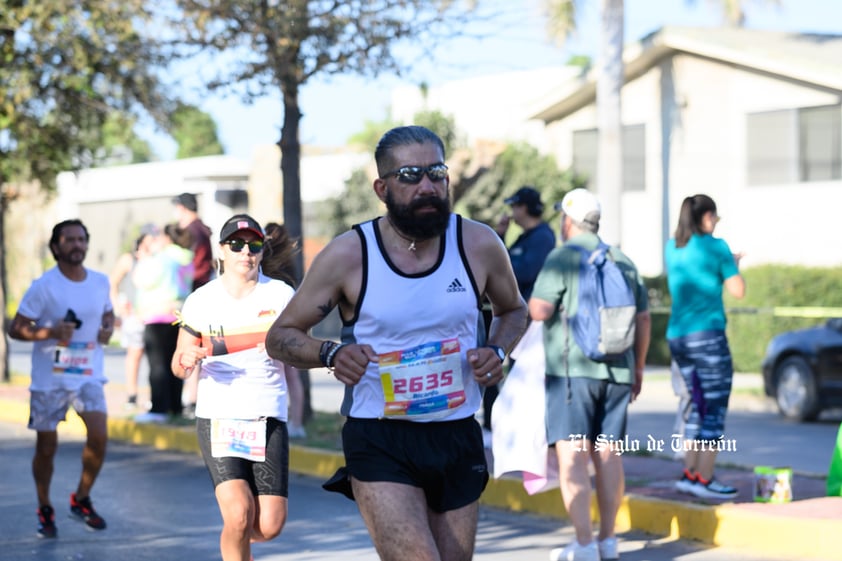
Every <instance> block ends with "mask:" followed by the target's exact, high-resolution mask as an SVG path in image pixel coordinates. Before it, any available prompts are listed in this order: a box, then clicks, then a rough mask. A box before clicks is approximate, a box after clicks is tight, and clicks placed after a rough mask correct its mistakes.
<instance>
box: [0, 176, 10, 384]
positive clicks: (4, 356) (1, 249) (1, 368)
mask: <svg viewBox="0 0 842 561" xmlns="http://www.w3.org/2000/svg"><path fill="white" fill-rule="evenodd" d="M8 206H9V202H8V199H7V198H6V195H5V194H4V193H3V179H2V178H0V310H2V311H3V337H0V379H2V380H3V381H4V382H8V381H9V380H11V379H12V373H11V372H9V345H8V339H6V324H7V318H6V292H7V289H6V285H7V282H6V209H7V208H8Z"/></svg>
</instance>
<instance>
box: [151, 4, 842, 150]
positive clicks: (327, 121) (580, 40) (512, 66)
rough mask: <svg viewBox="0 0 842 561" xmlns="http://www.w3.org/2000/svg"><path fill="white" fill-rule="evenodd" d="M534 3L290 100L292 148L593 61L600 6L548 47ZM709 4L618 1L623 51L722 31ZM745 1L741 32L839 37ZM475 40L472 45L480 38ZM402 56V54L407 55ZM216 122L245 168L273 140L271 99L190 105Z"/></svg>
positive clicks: (274, 99) (328, 141) (813, 14)
mask: <svg viewBox="0 0 842 561" xmlns="http://www.w3.org/2000/svg"><path fill="white" fill-rule="evenodd" d="M543 3H544V0H480V6H483V5H485V6H489V7H491V9H493V10H494V12H495V14H499V16H498V17H495V18H494V19H493V20H492V21H484V22H483V23H481V24H479V23H478V24H474V25H471V26H469V27H468V30H467V34H465V36H462V37H454V39H452V40H448V41H446V42H445V43H443V44H441V45H440V46H439V48H438V49H437V50H436V52H435V54H434V56H433V57H432V58H431V59H429V60H424V61H421V62H416V64H414V65H413V66H412V68H410V69H408V70H407V71H406V72H405V73H404V77H402V78H398V77H396V76H393V75H386V76H381V77H379V78H377V79H371V78H368V79H363V78H361V77H357V76H353V75H342V76H333V77H324V78H320V79H315V80H312V81H311V82H308V83H306V84H305V85H304V86H303V87H302V89H301V91H300V95H299V101H300V103H301V109H302V113H303V115H304V116H303V118H302V120H301V129H300V140H301V142H302V143H303V144H307V145H314V146H320V147H334V146H342V145H344V144H345V143H346V140H347V139H348V138H349V137H350V136H351V135H353V134H355V133H357V132H359V131H361V130H362V129H363V127H364V125H365V122H366V121H375V122H377V121H382V120H385V119H386V118H387V117H388V116H389V103H390V96H391V91H392V89H393V88H395V87H397V86H400V85H407V84H411V85H418V84H421V83H427V84H429V85H431V86H435V85H439V84H441V83H445V82H448V81H452V80H456V79H461V78H468V77H474V76H481V75H487V74H495V73H500V72H509V71H515V70H527V69H533V68H544V67H549V66H554V65H560V64H565V63H566V62H567V61H568V60H569V59H570V57H571V56H573V55H588V56H590V57H592V58H593V59H594V60H595V59H596V57H597V48H598V45H597V43H598V32H599V4H600V0H579V5H580V6H581V8H582V9H581V11H580V13H579V14H578V16H577V26H576V27H577V30H576V31H575V32H574V34H573V35H572V36H571V37H570V38H568V40H567V41H566V42H565V43H564V44H563V45H560V46H559V45H557V44H555V43H554V42H552V41H551V40H550V39H548V36H547V32H546V27H545V17H544V15H543V12H542V8H541V6H542V5H543ZM720 4H721V2H720V1H718V0H695V1H694V0H625V26H626V28H625V42H626V43H627V44H628V43H630V42H633V41H637V40H639V39H641V38H642V37H644V36H646V35H647V34H649V33H651V32H653V31H656V30H657V29H659V28H660V27H663V26H664V25H684V26H714V25H719V24H720V23H721V22H722V18H723V16H722V12H721V10H720V9H719V5H720ZM773 4H774V2H769V0H745V5H746V7H745V10H746V14H747V18H746V27H748V28H754V29H768V30H784V31H800V32H819V33H836V34H842V0H779V6H774V5H773ZM480 37H482V38H480ZM407 48H408V49H410V50H411V46H410V47H407ZM190 101H192V102H193V103H196V104H197V105H199V107H200V108H201V109H202V110H204V111H206V112H208V113H209V114H210V115H211V116H212V117H213V118H214V120H215V121H216V123H217V127H218V134H219V137H220V140H221V141H222V144H223V146H224V147H225V151H226V154H228V155H231V156H235V157H239V158H243V159H250V158H251V156H252V152H253V150H254V148H255V146H258V145H265V144H273V143H276V142H277V141H278V139H279V138H280V130H281V125H282V122H283V106H282V102H281V98H280V92H278V93H277V94H272V95H271V96H270V95H267V96H266V97H264V98H261V99H259V100H257V101H256V102H255V103H253V104H250V105H245V104H243V103H242V102H241V101H240V99H239V98H237V97H235V96H229V97H220V96H210V97H208V96H205V97H203V98H201V101H198V102H197V101H193V100H190ZM140 134H141V135H142V136H144V137H146V138H147V139H149V140H150V142H151V143H152V147H153V150H154V151H155V153H156V154H157V156H158V157H159V158H160V159H163V160H169V159H173V158H174V157H175V150H176V147H175V144H174V143H173V142H172V141H171V140H169V139H168V138H167V137H166V136H163V135H160V134H156V133H154V131H151V130H149V129H146V130H141V131H140Z"/></svg>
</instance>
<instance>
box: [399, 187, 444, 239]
mask: <svg viewBox="0 0 842 561" xmlns="http://www.w3.org/2000/svg"><path fill="white" fill-rule="evenodd" d="M424 206H432V207H433V208H435V209H436V212H434V213H425V214H423V215H421V216H416V214H415V211H417V210H418V209H419V208H421V207H424ZM386 210H387V211H388V212H389V217H390V218H391V220H392V224H393V225H394V226H395V227H396V228H397V229H398V230H400V231H401V233H402V234H404V235H405V236H406V237H408V238H412V239H415V240H429V239H432V238H436V237H438V236H441V235H442V234H443V233H444V232H445V230H447V223H448V221H449V220H450V199H448V198H447V196H445V197H444V198H442V199H440V198H438V197H424V198H421V199H413V200H412V202H410V203H409V204H408V205H399V204H397V203H396V202H395V200H394V198H392V193H391V191H389V190H387V191H386Z"/></svg>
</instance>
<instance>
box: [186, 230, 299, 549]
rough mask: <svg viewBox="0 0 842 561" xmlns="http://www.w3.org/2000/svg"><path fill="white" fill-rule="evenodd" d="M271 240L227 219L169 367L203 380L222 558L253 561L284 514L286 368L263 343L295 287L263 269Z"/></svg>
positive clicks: (204, 445)
mask: <svg viewBox="0 0 842 561" xmlns="http://www.w3.org/2000/svg"><path fill="white" fill-rule="evenodd" d="M264 241H265V235H264V232H263V229H262V228H261V227H260V224H258V223H257V222H256V221H255V220H254V219H253V218H252V217H251V216H248V215H246V214H238V215H235V216H232V217H231V218H229V219H228V220H227V221H226V222H225V224H224V225H223V226H222V230H221V233H220V239H219V244H220V254H221V261H222V265H223V266H222V267H221V269H222V273H221V274H220V276H219V277H217V278H216V279H214V280H212V281H211V282H209V283H208V284H206V285H204V286H202V287H200V288H199V289H197V290H196V291H195V292H193V293H192V294H191V295H190V296H189V297H188V298H187V300H186V301H185V303H184V308H183V309H182V314H181V323H180V325H181V330H180V332H179V336H178V347H177V349H176V352H175V356H174V357H173V361H172V370H173V372H174V373H175V375H176V376H178V377H179V378H188V377H190V376H192V375H196V376H198V378H199V384H198V400H197V403H196V429H197V433H198V439H199V445H200V447H201V450H202V456H203V458H204V460H205V464H206V465H207V467H208V471H209V473H210V476H211V480H212V481H213V485H214V489H215V494H216V500H217V503H218V505H219V510H220V513H221V514H222V522H223V526H222V532H221V535H220V551H221V553H222V559H223V560H224V561H246V560H248V559H249V558H250V556H251V542H263V541H268V540H271V539H273V538H275V537H276V536H277V535H278V534H280V532H281V529H282V528H283V526H284V523H285V522H286V518H287V497H288V479H289V436H288V432H287V425H286V420H287V406H288V396H287V386H286V381H285V365H284V364H283V363H282V362H280V361H278V360H275V359H273V358H271V357H269V355H267V354H266V348H265V345H264V339H265V337H266V331H267V330H268V329H269V326H271V325H272V323H273V322H274V320H275V318H276V317H277V316H278V315H279V314H280V313H281V310H283V309H284V307H285V306H286V304H287V302H288V301H289V300H290V298H292V294H293V288H292V287H291V286H290V285H288V284H287V283H285V282H282V281H280V280H275V279H274V278H270V276H274V275H267V274H264V272H263V271H262V270H261V263H262V262H263V257H264V252H265V251H268V250H269V246H268V245H264ZM279 249H282V248H276V249H275V251H278V250H279ZM278 265H279V266H283V265H284V263H280V264H278Z"/></svg>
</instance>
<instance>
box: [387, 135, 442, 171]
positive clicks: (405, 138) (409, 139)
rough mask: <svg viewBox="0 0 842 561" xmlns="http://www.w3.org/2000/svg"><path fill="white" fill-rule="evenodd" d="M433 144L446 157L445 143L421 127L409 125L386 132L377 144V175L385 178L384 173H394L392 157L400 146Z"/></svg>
mask: <svg viewBox="0 0 842 561" xmlns="http://www.w3.org/2000/svg"><path fill="white" fill-rule="evenodd" d="M427 142H432V143H433V144H435V145H437V146H438V147H439V150H441V154H442V157H444V143H443V142H442V141H441V138H439V137H438V135H437V134H436V133H434V132H433V131H431V130H430V129H428V128H427V127H422V126H419V125H408V126H405V127H395V128H393V129H391V130H389V131H386V134H384V135H383V136H382V137H381V138H380V142H378V143H377V148H376V149H375V150H374V161H375V162H376V163H377V175H379V176H381V177H382V176H383V174H384V173H389V172H390V171H392V166H393V165H394V163H393V161H392V159H391V155H392V151H393V150H394V149H395V148H397V147H398V146H406V145H407V144H413V143H415V144H425V143H427Z"/></svg>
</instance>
